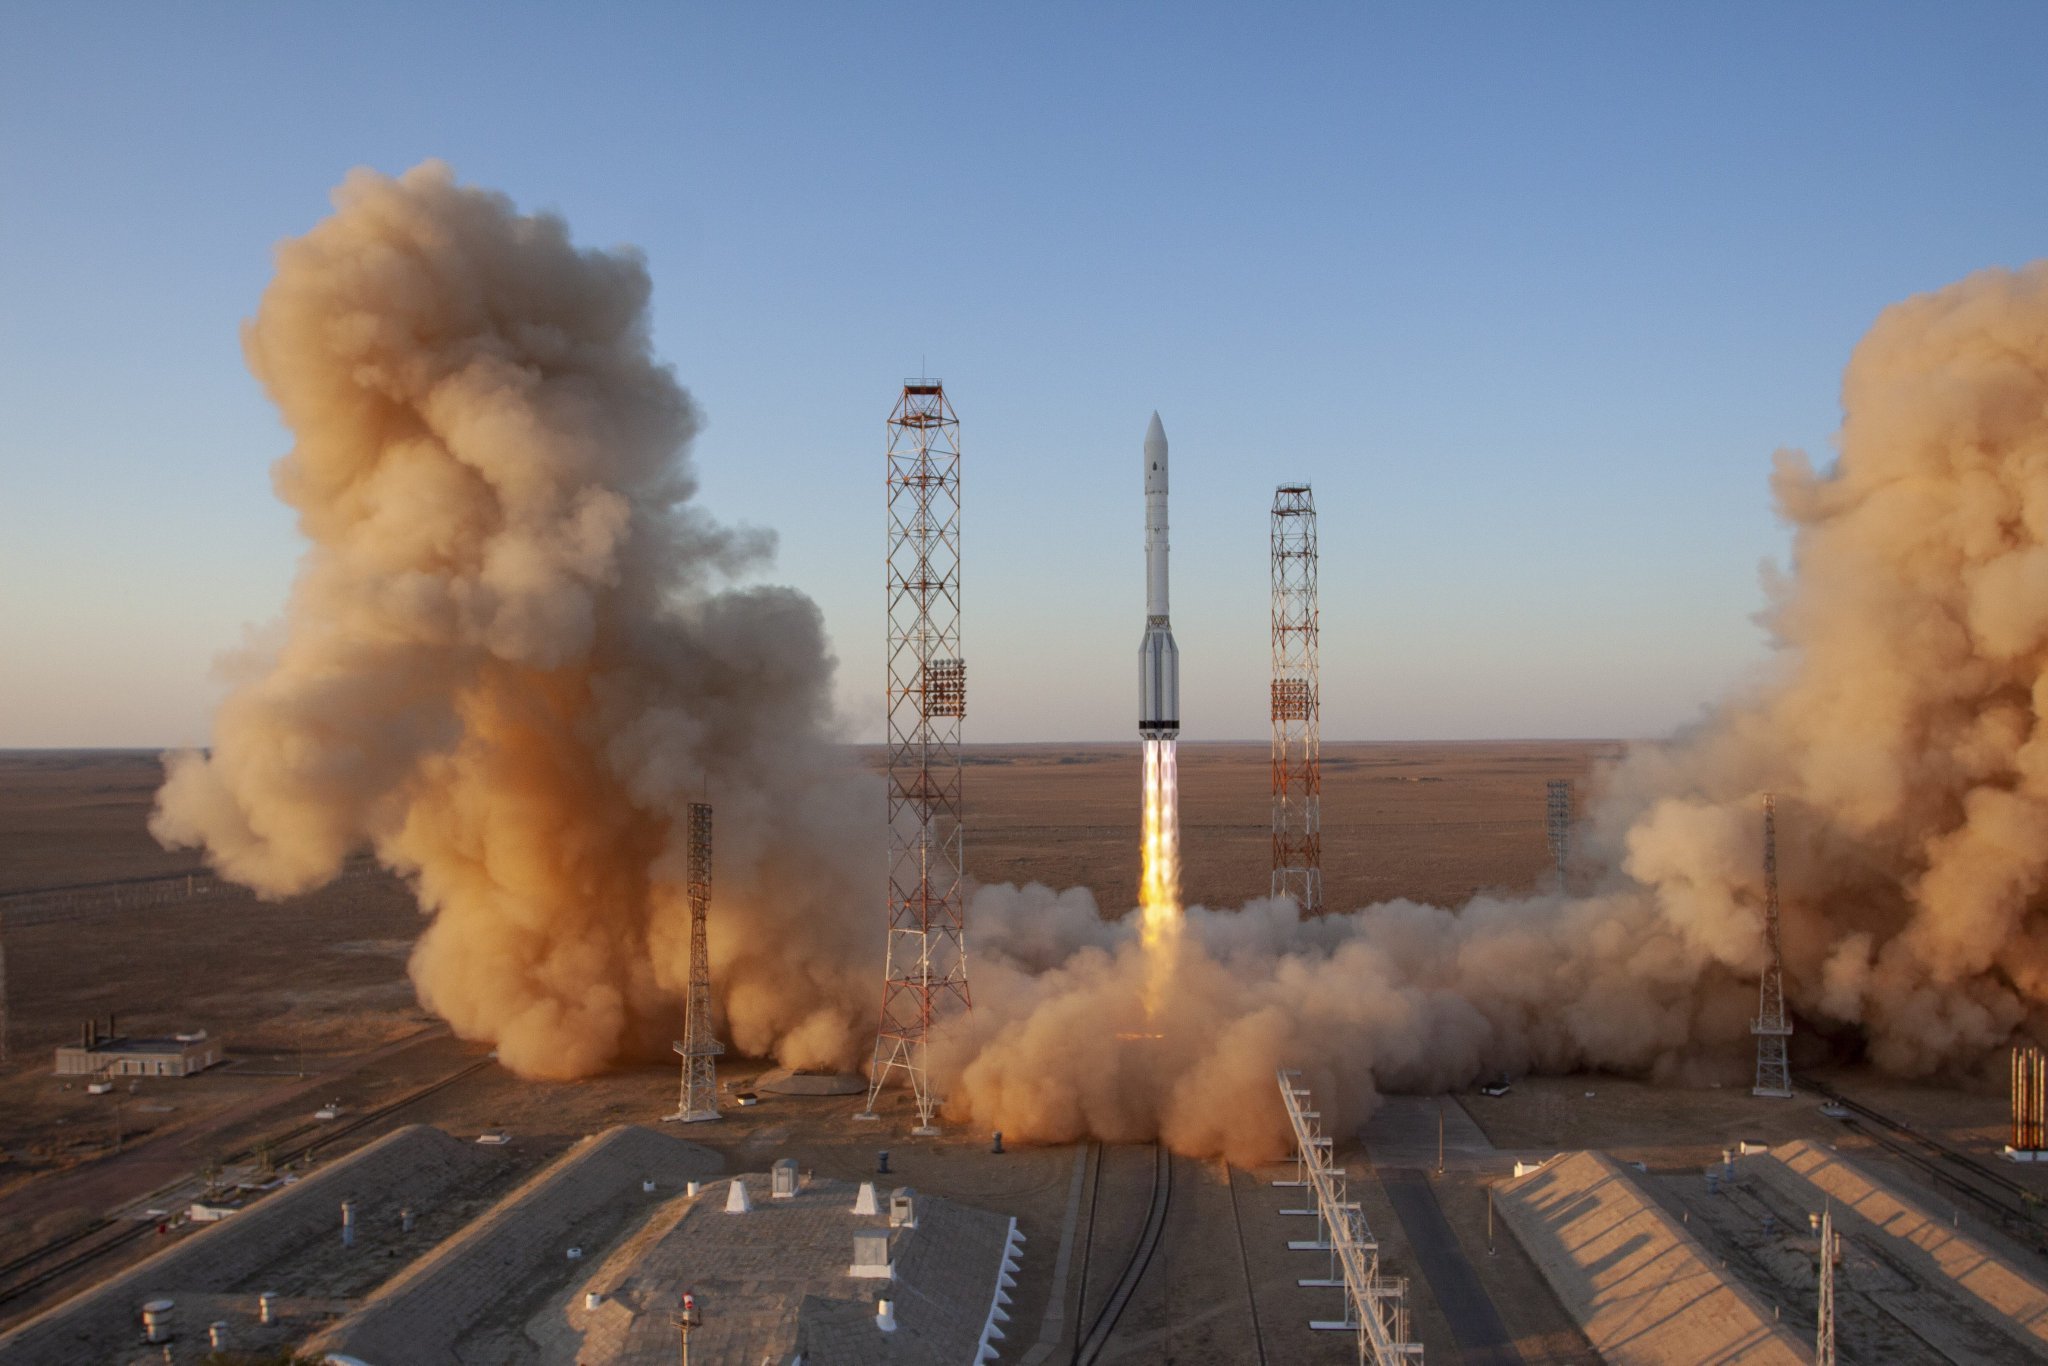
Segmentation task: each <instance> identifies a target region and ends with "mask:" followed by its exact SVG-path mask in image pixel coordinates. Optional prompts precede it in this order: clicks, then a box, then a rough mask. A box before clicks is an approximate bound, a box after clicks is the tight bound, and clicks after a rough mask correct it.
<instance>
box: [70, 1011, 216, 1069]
mask: <svg viewBox="0 0 2048 1366" xmlns="http://www.w3.org/2000/svg"><path fill="white" fill-rule="evenodd" d="M219 1061H220V1047H219V1045H218V1044H216V1043H215V1042H214V1041H213V1040H212V1039H209V1038H207V1037H206V1031H205V1030H203V1029H197V1030H193V1031H192V1032H190V1033H186V1034H174V1035H172V1036H171V1037H169V1038H166V1039H131V1038H128V1037H126V1036H125V1035H121V1034H116V1033H115V1032H114V1020H113V1017H112V1016H109V1017H108V1018H107V1027H106V1031H105V1032H104V1033H102V1032H101V1030H100V1025H99V1021H97V1020H94V1021H92V1022H91V1023H89V1024H87V1025H85V1026H84V1027H83V1028H81V1029H80V1030H79V1036H78V1042H77V1043H68V1044H65V1045H63V1046H62V1047H61V1048H59V1049H58V1050H57V1075H58V1076H60V1077H101V1076H106V1077H189V1076H191V1075H192V1074H193V1073H194V1072H203V1071H205V1070H206V1069H207V1068H209V1067H211V1066H213V1065H214V1064H215V1063H217V1062H219Z"/></svg>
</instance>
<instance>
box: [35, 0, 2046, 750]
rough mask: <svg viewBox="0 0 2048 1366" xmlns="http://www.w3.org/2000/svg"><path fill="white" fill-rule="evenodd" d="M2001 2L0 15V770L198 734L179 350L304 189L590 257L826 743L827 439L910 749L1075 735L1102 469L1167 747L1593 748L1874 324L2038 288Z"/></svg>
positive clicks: (1692, 637) (266, 529)
mask: <svg viewBox="0 0 2048 1366" xmlns="http://www.w3.org/2000/svg"><path fill="white" fill-rule="evenodd" d="M2044 51H2048V6H2044V5H2039V4H2011V5H1990V4H1978V5H1939V6H1938V5H1924V4H1919V5H1884V4H1868V3H1866V4H1854V5H1849V4H1797V5H1784V4H1753V5H1685V6H1680V5H1645V4H1634V3H1631V4H1618V5H1595V4H1568V5H1564V4H1560V5H1540V4H1525V3H1515V4H1499V5H1462V6H1460V5H1423V4H1411V5H1401V6H1386V5H1370V6H1368V5H1328V6H1293V7H1284V6H1283V7H1254V6H1244V5H1236V6H1220V5H1219V6H1213V7H1197V6H1167V5H1156V6H1143V7H1140V6H1130V5H1087V6H1072V7H1061V6H1053V5H1009V6H996V5H951V6H941V5H929V6H922V7H901V8H894V7H884V6H880V5H853V6H837V5H826V4H822V3H820V4H805V5H773V4H770V5H720V6H708V5H682V4H676V5H670V4H655V3H648V4H642V5H577V6H570V5H567V4H562V5H554V6H534V5H518V4H509V5H508V4H488V5H486V4H474V5H455V4H409V5H370V4H361V3H358V4H351V5H345V6H344V5H329V6H313V5H269V6H258V5H247V4H232V5H208V4H178V5H145V4H139V3H136V4H98V5H58V4H55V3H47V4H28V3H21V4H14V5H10V6H8V7H7V8H6V10H5V12H4V15H0V419H4V420H0V518H4V523H0V531H4V534H0V626H4V635H0V745H42V744H52V745H55V744H65V745H70V744H110V745H111V744H168V743H181V742H193V741H198V740H203V739H204V737H205V735H206V731H207V714H208V711H209V708H210V705H211V701H212V699H213V698H214V697H215V696H217V692H218V685H217V684H216V683H215V682H214V681H213V680H212V677H211V672H210V671H211V662H212V660H213V659H214V658H215V657H216V656H217V655H218V654H219V653H220V652H221V651H222V650H223V649H225V648H227V647H230V646H232V645H233V644H235V643H236V642H237V641H238V640H239V639H240V638H241V636H242V634H243V632H244V631H245V630H248V629H251V628H253V627H258V626H260V625H262V624H263V623H265V622H266V621H268V620H270V619H271V618H272V617H273V616H274V615H275V614H276V612H277V609H278V607H279V605H280V603H281V602H282V599H283V595H284V592H285V589H286V586H287V584H288V582H289V579H290V576H291V572H292V568H293V565H294V561H295V557H296V555H297V552H298V545H297V542H296V540H295V537H294V533H293V530H292V527H291V522H290V518H289V516H288V515H287V513H286V511H285V510H284V509H283V508H282V507H280V506H279V505H278V504H277V503H275V502H274V501H273V499H272V498H271V495H270V491H269V479H268V468H269V465H270V463H271V461H272V460H274V459H275V458H276V457H277V456H278V455H279V454H280V453H281V452H282V451H283V450H284V449H285V447H286V444H287V442H286V437H285V434H284V433H283V431H282V430H281V428H280V427H279V426H278V424H277V421H276V419H275V416H274V415H273V413H272V412H271V410H270V408H269V407H268V405H267V404H266V402H265V401H264V399H263V397H262V395H261V393H260V391H259V390H258V388H257V386H256V384H255V383H254V381H253V380H251V379H250V378H249V376H248V374H247V372H246V371H245V369H244V368H243V365H242V360H241V356H240V351H239V342H238V337H237V328H238V325H239V323H240V321H241V320H242V319H243V318H245V317H246V316H248V315H249V313H250V312H251V311H252V310H253V308H254V306H255V303H256V300H257V298H258V295H259V293H260V291H261V290H262V288H263V285H264V282H265V280H266V279H267V277H268V273H269V269H270V250H271V247H272V246H273V244H274V243H276V242H277V241H278V240H279V239H281V238H284V237H286V236H290V235H294V234H297V233H300V232H303V231H304V230H305V229H307V228H308V227H309V226H310V225H311V224H312V223H314V222H315V221H316V220H317V219H318V218H319V217H320V216H321V215H322V214H323V213H324V212H325V211H326V209H327V198H326V196H327V193H328V191H329V189H330V188H331V187H332V186H333V185H334V184H335V183H336V182H337V181H339V180H340V178H341V177H342V175H343V174H344V173H345V172H346V171H347V170H348V169H349V168H350V167H352V166H356V165H369V166H373V167H376V168H378V169H380V170H383V171H387V172H397V171H400V170H403V169H404V168H406V167H408V166H410V165H412V164H413V163H415V162H417V161H419V160H421V159H423V158H426V157H430V156H432V157H441V158H444V159H446V160H448V161H449V162H451V163H452V164H453V165H454V167H455V168H456V170H457V172H458V173H459V174H460V175H461V176H462V177H463V178H465V179H467V180H470V181H473V182H477V183H481V184H485V185H489V186H492V187H495V188H499V189H502V190H504V191H506V192H507V193H509V194H510V195H511V196H512V197H513V198H514V199H515V200H516V201H517V202H518V203H519V204H521V205H522V206H524V207H528V208H551V209H555V210H558V211H560V212H561V213H562V214H564V215H565V216H566V217H567V218H568V220H569V221H570V223H571V224H572V226H573V228H574V230H575V232H576V233H577V235H578V237H579V238H580V239H581V240H582V241H584V242H586V243H589V244H592V245H613V244H618V243H632V244H635V245H637V246H639V247H640V248H642V249H643V250H644V251H645V252H646V253H647V256H648V259H649V261H650V264H651V267H652V270H653V273H654V277H655V289H656V294H655V306H656V340H657V344H658V346H659V349H660V351H661V352H662V354H663V355H664V356H665V357H666V358H668V359H669V360H671V361H672V362H673V363H674V364H675V366H676V368H677V371H678V373H679V374H680V376H681V377H682V379H683V380H684V382H685V383H686V384H687V385H688V386H689V387H690V388H691V390H692V391H693V392H694V393H695V394H696V396H697V398H698V399H699V401H700V402H701V403H702V405H703V407H704V408H705V409H706V411H707V413H708V416H709V420H710V425H709V428H708V430H707V431H706V433H705V435H704V436H703V437H702V438H701V440H700V441H699V443H698V447H697V459H698V462H699V465H700V468H701V470H702V474H703V500H704V502H705V503H706V504H707V505H708V506H709V507H710V508H711V509H712V510H713V511H715V512H716V513H718V514H720V515H721V516H723V517H725V518H727V519H729V520H734V521H743V522H749V523H753V524H757V525H766V526H771V527H774V528H776V529H777V530H778V531H779V532H780V533H781V537H782V540H781V551H780V555H779V559H778V562H777V565H776V569H775V572H774V575H773V577H774V578H776V579H778V580H781V581H785V582H789V583H793V584H795V585H797V586H799V587H801V588H803V589H804V590H806V591H807V592H809V593H811V594H812V595H813V596H814V597H815V598H816V599H817V600H818V601H819V603H820V604H821V605H822V606H823V608H824V611H825V614H826V618H827V621H828V624H829V627H830V630H831V633H832V636H833V639H834V642H835V644H836V648H837V650H838V652H839V655H840V658H841V660H842V674H841V679H840V692H841V698H842V701H843V703H844V705H845V706H846V707H847V709H848V710H849V712H850V713H851V714H852V715H853V716H854V718H855V719H856V720H857V721H859V722H860V723H861V726H862V729H863V733H865V734H868V735H872V734H873V733H874V732H875V731H876V730H877V729H878V716H879V702H878V693H879V681H880V669H881V664H880V656H881V650H880V637H881V623H882V600H881V595H882V587H881V552H882V539H883V518H882V504H881V491H882V490H881V474H882V424H883V420H884V418H885V417H886V416H887V413H888V410H889V407H890V404H891V402H892V401H893V398H894V396H895V390H896V386H897V385H898V383H899V382H900V380H901V379H902V377H903V376H905V375H908V374H913V373H916V372H917V371H918V369H919V367H920V358H921V357H922V358H928V360H929V369H930V370H931V372H932V373H935V374H938V375H941V376H943V377H944V378H945V380H946V382H947V385H948V388H949V390H950V391H951V393H952V394H953V397H954V401H955V405H956V407H957V408H958V410H959V413H960V416H961V421H962V432H963V440H964V443H965V446H966V451H967V471H966V497H967V519H968V520H967V547H966V557H967V580H966V594H967V609H968V620H967V642H968V650H967V653H968V657H969V660H970V667H971V677H972V679H973V694H972V705H971V711H970V720H969V723H968V731H969V737H970V739H976V740H1013V739H1108V738H1117V737H1127V736H1129V735H1130V734H1131V733H1132V724H1133V720H1132V718H1133V715H1134V712H1133V707H1134V700H1133V694H1134V688H1135V683H1134V677H1133V675H1134V664H1133V660H1134V655H1135V650H1136V646H1137V643H1138V635H1139V630H1140V627H1141V624H1142V622H1141V616H1142V610H1143V580H1142V575H1141V546H1140V527H1141V512H1142V510H1141V502H1140V494H1139V443H1140V440H1141V438H1142V436H1143V433H1144V430H1145V422H1146V418H1147V417H1148V415H1149V414H1150V413H1151V411H1152V410H1153V409H1154V408H1157V409H1159V411H1160V412H1161V413H1162V415H1163V417H1164V420H1165V423H1166V427H1167V431H1168V433H1169V435H1170V436H1171V438H1172V442H1173V455H1174V470H1173V474H1174V503H1173V519H1174V552H1175V558H1174V572H1175V583H1174V609H1175V610H1174V624H1175V628H1176V632H1177V634H1178V637H1179V640H1180V645H1181V652H1182V660H1183V676H1184V679H1185V682H1184V684H1183V693H1184V695H1183V699H1182V714H1183V717H1184V719H1185V721H1186V725H1187V731H1186V734H1187V735H1188V736H1189V737H1190V738H1193V739H1218V738H1240V737H1241V738H1255V737H1259V736H1262V735H1263V734H1264V733H1265V721H1264V698H1265V671H1266V634H1265V632H1266V626H1265V611H1266V561H1265V553H1266V552H1265V536H1266V508H1267V505H1268V503H1269V501H1270V499H1271V494H1272V488H1273V485H1274V484H1275V482H1277V481H1279V480H1283V479H1285V480H1295V479H1307V480H1311V481H1313V483H1314V485H1315V490H1316V497H1317V502H1318V505H1319V507H1320V509H1321V520H1322V544H1323V564H1322V574H1323V623H1324V657H1323V661H1324V731H1325V734H1326V735H1328V736H1331V737H1335V738H1359V739H1376V738H1407V737H1441V738H1459V737H1490V736H1557V735H1646V734H1654V733H1658V732H1661V731H1663V730H1665V729H1667V728H1669V727H1671V726H1673V725H1675V724H1679V723H1682V722H1684V721H1685V720H1687V719H1689V718H1690V717H1692V716H1693V715H1695V714H1696V712H1697V709H1698V708H1699V707H1700V706H1701V705H1702V704H1703V703H1705V702H1706V701H1708V700H1710V699H1711V698H1712V697H1714V696H1715V695H1716V694H1718V693H1719V692H1720V691H1721V690H1722V689H1724V688H1725V687H1726V686H1727V685H1728V684H1729V683H1730V682H1731V681H1732V680H1734V679H1737V678H1739V677H1741V676H1742V675H1744V674H1745V673H1746V672H1748V671H1751V670H1754V669H1755V668H1756V667H1757V666H1758V664H1759V662H1760V661H1761V660H1762V659H1763V657H1764V646H1763V641H1762V638H1761V636H1760V634H1759V632H1758V631H1757V629H1756V627H1755V626H1754V625H1753V624H1752V622H1751V620H1750V617H1751V614H1752V613H1754V612H1755V611H1756V609H1757V608H1758V607H1759V606H1760V604H1761V592H1760V590H1759V587H1758V582H1757V570H1758V566H1759V564H1760V563H1761V562H1762V561H1764V560H1765V559H1767V558H1771V557H1781V556H1783V554H1784V553H1785V537H1784V533H1783V530H1782V528H1780V527H1779V526H1778V525H1777V524H1776V523H1775V521H1774V520H1773V518H1772V515H1771V511H1770V507H1769V503H1768V499H1767V495H1766V490H1765V482H1764V481H1765V476H1766V473H1767V471H1768V467H1769V459H1770V454H1771V452H1772V450H1773V449H1774V448H1775V447H1777V446H1780V445H1799V446H1805V447H1807V448H1809V449H1810V450H1812V451H1813V452H1814V453H1815V454H1816V456H1818V457H1822V458H1825V456H1826V454H1827V445H1828V442H1829V440H1830V437H1831V434H1832V433H1833V431H1834V428H1835V426H1836V424H1837V421H1838V419H1839V409H1838V403H1837V394H1838V383H1839V378H1840V373H1841V367H1842V365H1843V363H1844V361H1845V360H1846V359H1847V356H1848V353H1849V349H1850V347H1851V346H1852V345H1853V344H1854V342H1855V340H1856V338H1857V337H1858V336H1859V335H1860V334H1861V333H1862V331H1863V330H1864V329H1865V328H1866V327H1867V326H1868V324H1869V323H1870V321H1871V319H1872V318H1873V317H1874V316H1875V314H1876V313H1877V312H1878V310H1879V309H1881V308H1882V307H1883V306H1884V305H1886V304H1887V303H1889V302H1891V301H1893V300H1896V299H1899V298H1901V297H1904V296H1905V295H1907V294H1909V293H1912V292H1915V291H1919V290H1925V289H1930V288H1934V287H1937V286H1940V285H1942V284H1945V283H1947V282H1948V281H1950V280H1952V279H1955V278H1957V277H1958V276H1961V275H1963V274H1965V273H1967V272H1969V271H1971V270H1973V269H1976V268H1979V267H1983V266H1988V265H1994V264H2005V265H2011V264H2016V263H2019V262H2021V261H2025V260H2028V259H2031V258H2032V257H2034V256H2036V255H2039V254H2042V250H2043V234H2044V231H2048V175H2044V174H2043V172H2042V168H2043V166H2044V165H2048V156H2044V152H2048V146H2044V143H2048V112H2044V106H2043V104H2042V102H2041V92H2042V89H2043V78H2042V75H2041V55H2042V53H2043V52H2044Z"/></svg>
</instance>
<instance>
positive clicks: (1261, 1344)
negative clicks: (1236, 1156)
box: [1223, 1159, 1266, 1366]
mask: <svg viewBox="0 0 2048 1366" xmlns="http://www.w3.org/2000/svg"><path fill="white" fill-rule="evenodd" d="M1223 1185H1224V1187H1225V1188H1226V1189H1227V1190H1229V1192H1230V1226H1231V1228H1233V1229H1235V1230H1236V1232H1237V1265H1238V1268H1239V1270H1241V1271H1243V1272H1244V1303H1245V1308H1246V1310H1247V1311H1249V1313H1250V1314H1251V1322H1252V1346H1253V1347H1254V1348H1256V1349H1257V1351H1258V1354H1259V1366H1266V1335H1265V1333H1264V1332H1263V1331H1261V1330H1260V1328H1259V1297H1258V1295H1257V1294H1256V1293H1254V1292H1253V1290H1252V1261H1251V1257H1250V1256H1249V1255H1248V1254H1247V1253H1246V1252H1245V1247H1244V1220H1243V1219H1242V1218H1241V1217H1240V1216H1239V1215H1238V1212H1237V1181H1236V1179H1235V1178H1233V1177H1232V1176H1231V1174H1230V1163H1229V1161H1228V1160H1227V1159H1226V1160H1224V1162H1223Z"/></svg>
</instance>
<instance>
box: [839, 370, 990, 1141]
mask: <svg viewBox="0 0 2048 1366" xmlns="http://www.w3.org/2000/svg"><path fill="white" fill-rule="evenodd" d="M888 443H889V452H888V456H889V458H888V505H889V551H888V565H887V568H888V606H889V616H888V642H887V672H888V698H887V712H888V737H889V738H888V761H889V774H888V821H889V877H888V896H889V944H888V965H887V967H886V968H885V970H884V973H883V981H882V1021H881V1028H880V1029H879V1030H878V1031H877V1033H876V1036H875V1053H874V1059H873V1064H872V1066H871V1068H870V1070H869V1080H868V1104H867V1109H866V1111H864V1112H863V1117H864V1118H870V1119H871V1118H874V1117H875V1101H876V1098H877V1097H878V1096H879V1095H880V1094H881V1091H882V1088H883V1087H884V1086H885V1085H887V1084H888V1083H889V1081H890V1079H891V1078H892V1077H897V1076H898V1074H900V1079H901V1080H903V1081H905V1082H908V1083H909V1085H910V1088H911V1092H912V1096H913V1100H914V1102H915V1104H916V1106H917V1118H918V1124H917V1129H916V1132H918V1133H922V1134H929V1133H936V1132H937V1129H936V1128H935V1127H934V1125H933V1119H934V1117H935V1116H936V1114H937V1112H938V1107H939V1097H938V1096H936V1095H934V1094H933V1092H932V1087H931V1076H930V1073H929V1072H928V1070H927V1068H926V1065H925V1059H926V1053H927V1050H928V1047H929V1044H930V1040H931V1035H932V1031H933V1030H934V1029H936V1028H938V1027H940V1025H941V1024H942V1023H943V1021H944V1019H945V1017H946V1016H947V1015H948V1014H949V1013H953V1012H959V1011H965V1010H967V1009H968V1008H969V1007H970V1001H969V998H968V994H967V927H966V917H965V910H966V908H965V905H964V898H963V895H962V886H961V877H962V869H963V867H964V861H963V860H964V850H963V840H962V828H961V820H960V809H961V808H960V723H961V721H962V720H963V719H965V717H966V715H967V664H966V661H965V660H964V659H963V658H962V657H961V649H960V420H959V419H958V418H957V417H955V416H954V415H953V408H952V405H951V404H950V403H948V402H947V400H946V388H945V385H944V383H942V382H941V381H939V380H936V379H912V380H905V381H904V382H903V393H902V396H901V397H900V398H898V400H897V402H896V409H895V411H894V412H893V413H891V414H890V415H889V427H888Z"/></svg>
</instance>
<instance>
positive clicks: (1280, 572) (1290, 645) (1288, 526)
mask: <svg viewBox="0 0 2048 1366" xmlns="http://www.w3.org/2000/svg"><path fill="white" fill-rule="evenodd" d="M1321 629H1322V627H1321V622H1320V620H1319V617H1318V612H1317V608H1316V500H1315V494H1314V493H1313V492H1311V491H1310V489H1309V486H1308V485H1307V484H1282V485H1281V486H1280V487H1279V488H1278V489H1276V490H1274V493H1273V890H1272V894H1273V895H1274V896H1291V897H1293V898H1294V903H1295V905H1297V906H1299V907H1301V909H1302V913H1303V914H1305V915H1321V914H1322V911H1323V817H1322V804H1323V760H1322V752H1321V747H1322V733H1321V732H1322V673H1321V666H1320V663H1319V659H1320V655H1321V644H1320V636H1321Z"/></svg>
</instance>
